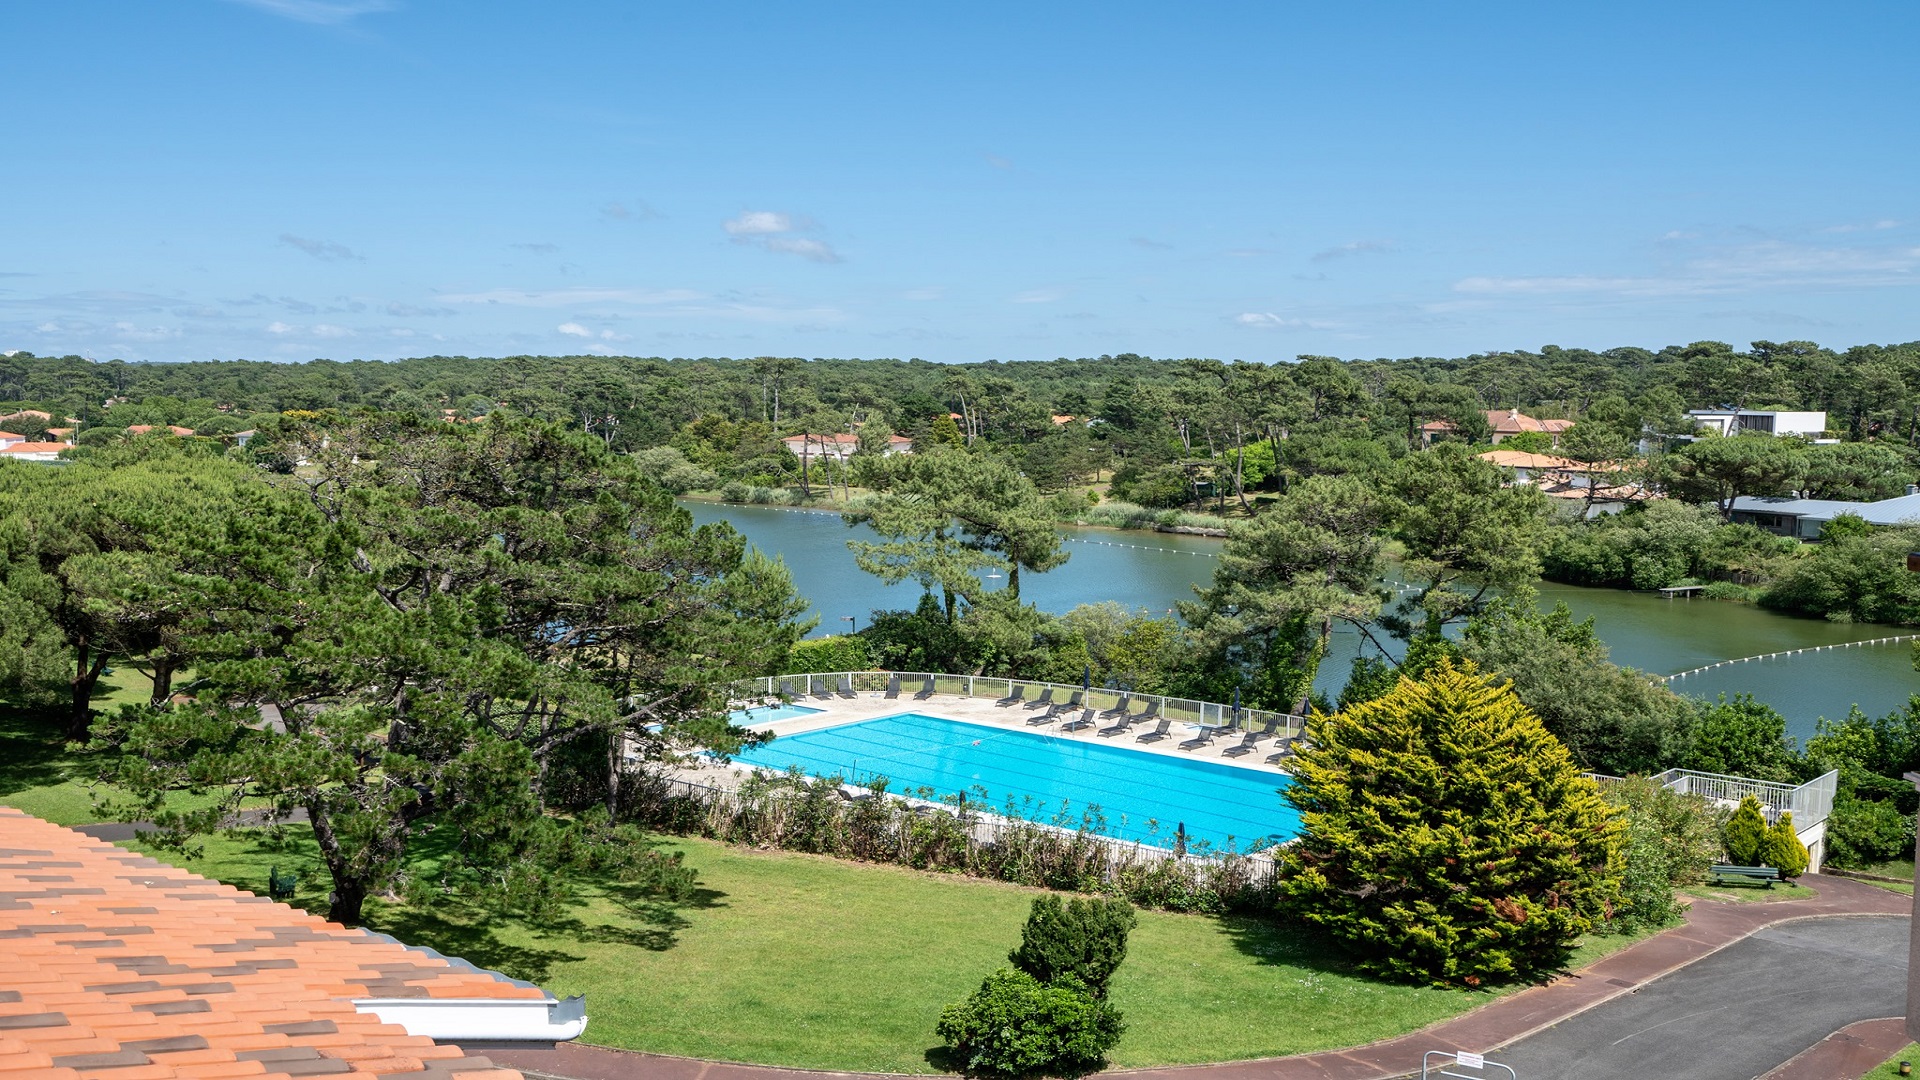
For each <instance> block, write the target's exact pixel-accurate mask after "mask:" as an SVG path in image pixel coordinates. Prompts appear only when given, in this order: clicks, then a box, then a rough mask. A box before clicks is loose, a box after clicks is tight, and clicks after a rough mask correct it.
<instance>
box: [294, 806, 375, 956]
mask: <svg viewBox="0 0 1920 1080" xmlns="http://www.w3.org/2000/svg"><path fill="white" fill-rule="evenodd" d="M306 807H307V822H308V824H309V825H310V826H311V827H312V828H313V839H314V841H315V842H316V843H317V844H319V846H320V858H321V860H322V861H324V862H325V863H326V864H327V874H328V876H330V877H332V878H333V893H332V895H330V896H328V897H327V918H329V919H332V920H333V921H334V922H337V923H339V924H340V925H342V926H358V925H360V913H361V909H362V908H363V907H365V906H366V903H367V892H368V888H367V880H366V878H364V877H360V876H356V875H354V873H353V872H352V870H351V869H350V864H349V862H348V860H347V857H346V854H345V853H344V852H342V851H341V850H340V837H339V836H338V835H337V834H335V833H334V831H333V819H332V818H331V817H329V816H327V809H326V807H325V806H324V805H323V804H322V803H321V802H320V801H319V800H317V799H310V800H308V801H307V803H306Z"/></svg>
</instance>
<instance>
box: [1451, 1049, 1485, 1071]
mask: <svg viewBox="0 0 1920 1080" xmlns="http://www.w3.org/2000/svg"><path fill="white" fill-rule="evenodd" d="M1453 1063H1454V1064H1456V1065H1465V1066H1467V1067H1468V1068H1472V1069H1484V1068H1486V1067H1487V1059H1486V1056H1485V1055H1483V1054H1469V1053H1467V1052H1466V1051H1465V1050H1462V1051H1460V1052H1459V1053H1457V1054H1455V1055H1453Z"/></svg>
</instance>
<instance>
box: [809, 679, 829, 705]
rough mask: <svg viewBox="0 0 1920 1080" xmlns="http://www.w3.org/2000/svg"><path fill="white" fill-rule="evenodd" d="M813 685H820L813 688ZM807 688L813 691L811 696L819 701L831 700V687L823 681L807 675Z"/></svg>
mask: <svg viewBox="0 0 1920 1080" xmlns="http://www.w3.org/2000/svg"><path fill="white" fill-rule="evenodd" d="M815 683H819V684H820V685H818V686H815V685H814V684H815ZM807 686H808V688H809V689H811V690H812V691H813V696H814V697H816V698H819V699H820V700H821V701H832V700H833V687H832V685H831V684H829V683H828V682H827V681H826V680H825V679H816V678H814V677H813V676H811V675H809V676H807Z"/></svg>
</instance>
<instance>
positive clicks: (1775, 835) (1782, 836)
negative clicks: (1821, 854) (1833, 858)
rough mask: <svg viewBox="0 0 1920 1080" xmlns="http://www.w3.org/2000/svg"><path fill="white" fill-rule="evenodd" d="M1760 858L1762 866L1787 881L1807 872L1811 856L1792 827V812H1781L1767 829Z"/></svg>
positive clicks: (1761, 846)
mask: <svg viewBox="0 0 1920 1080" xmlns="http://www.w3.org/2000/svg"><path fill="white" fill-rule="evenodd" d="M1760 858H1761V860H1762V865H1764V866H1771V867H1773V868H1774V869H1776V870H1778V871H1780V876H1781V877H1783V878H1786V879H1787V880H1788V881H1792V880H1793V879H1794V878H1797V877H1799V876H1800V875H1801V874H1804V873H1806V872H1807V864H1808V863H1809V862H1810V861H1812V856H1811V855H1810V854H1809V853H1808V852H1807V845H1805V844H1803V843H1801V842H1800V833H1799V832H1798V831H1797V830H1796V829H1794V827H1793V811H1791V810H1788V811H1783V812H1782V813H1781V815H1780V820H1778V821H1776V822H1774V823H1773V824H1772V825H1771V826H1769V827H1768V828H1767V835H1766V839H1765V840H1764V841H1762V842H1761V845H1760Z"/></svg>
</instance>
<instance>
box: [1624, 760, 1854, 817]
mask: <svg viewBox="0 0 1920 1080" xmlns="http://www.w3.org/2000/svg"><path fill="white" fill-rule="evenodd" d="M1653 779H1654V780H1657V781H1659V782H1660V783H1661V784H1662V785H1664V786H1666V787H1668V788H1671V789H1673V790H1674V791H1678V792H1680V793H1682V794H1685V795H1699V796H1701V797H1702V798H1706V799H1712V800H1713V801H1715V802H1722V803H1737V802H1739V801H1740V800H1741V799H1742V798H1744V797H1746V796H1748V795H1752V796H1753V797H1754V798H1756V799H1758V800H1760V806H1761V809H1762V810H1763V811H1764V812H1765V813H1766V816H1767V820H1768V821H1772V820H1774V819H1775V818H1778V817H1779V816H1780V815H1781V814H1782V813H1783V812H1788V811H1791V812H1792V814H1793V824H1794V826H1795V827H1796V828H1799V829H1805V828H1806V827H1808V826H1809V825H1816V824H1818V823H1820V822H1822V821H1825V820H1827V817H1828V816H1829V815H1830V814H1832V813H1833V796H1834V789H1835V787H1836V786H1837V784H1838V783H1839V779H1840V773H1839V771H1838V770H1834V771H1832V772H1829V773H1827V774H1826V775H1824V776H1816V777H1814V778H1813V779H1812V780H1809V781H1807V782H1806V783H1804V784H1800V785H1798V786H1795V785H1793V784H1782V783H1777V782H1775V781H1772V780H1755V779H1753V778H1752V777H1748V776H1727V775H1725V774H1723V773H1710V772H1700V771H1698V770H1696V769H1668V770H1667V771H1666V772H1663V773H1658V774H1656V775H1655V776H1654V777H1653Z"/></svg>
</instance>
